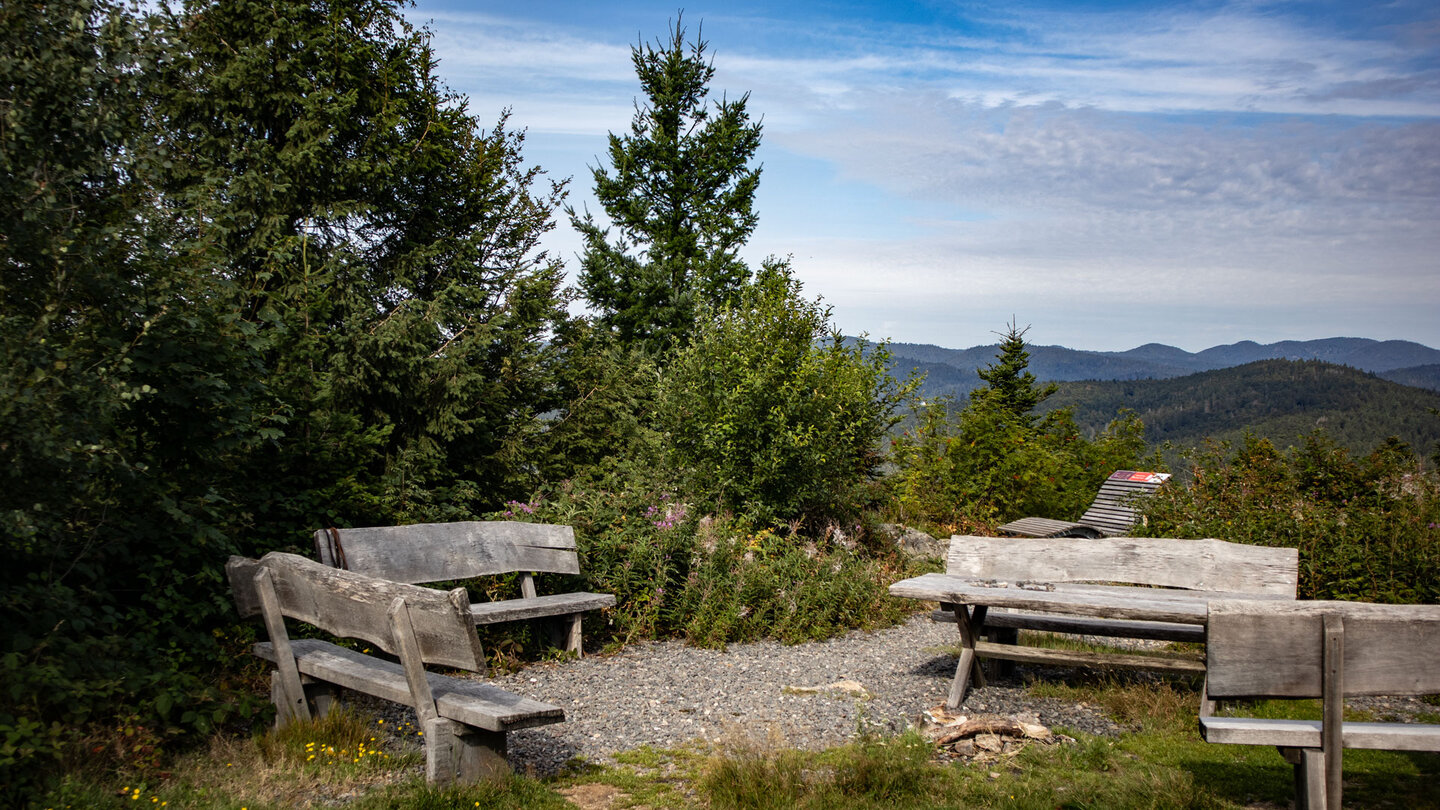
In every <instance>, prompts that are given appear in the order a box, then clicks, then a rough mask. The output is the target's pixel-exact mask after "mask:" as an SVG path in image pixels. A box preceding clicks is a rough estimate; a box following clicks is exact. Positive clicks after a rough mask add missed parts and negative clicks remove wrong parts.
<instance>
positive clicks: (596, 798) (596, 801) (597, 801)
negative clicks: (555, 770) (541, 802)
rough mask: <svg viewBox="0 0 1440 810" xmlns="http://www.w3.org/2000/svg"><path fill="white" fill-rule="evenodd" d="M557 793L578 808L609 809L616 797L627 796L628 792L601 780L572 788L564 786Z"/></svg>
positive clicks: (587, 809) (583, 809) (622, 797)
mask: <svg viewBox="0 0 1440 810" xmlns="http://www.w3.org/2000/svg"><path fill="white" fill-rule="evenodd" d="M559 793H560V795H561V796H564V797H565V798H567V799H569V800H570V803H571V804H573V805H575V806H576V807H578V808H580V810H610V808H611V807H614V806H615V802H616V800H617V799H624V798H629V794H627V793H626V792H625V791H623V790H621V789H620V788H617V787H615V786H614V785H607V784H605V783H603V782H596V783H593V784H589V785H576V786H575V787H572V788H565V789H564V790H562V791H559Z"/></svg>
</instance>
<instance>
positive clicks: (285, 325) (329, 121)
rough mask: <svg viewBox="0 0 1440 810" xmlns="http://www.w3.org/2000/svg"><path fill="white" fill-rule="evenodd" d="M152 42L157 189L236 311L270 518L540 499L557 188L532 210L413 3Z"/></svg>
mask: <svg viewBox="0 0 1440 810" xmlns="http://www.w3.org/2000/svg"><path fill="white" fill-rule="evenodd" d="M160 30H161V37H162V38H161V39H160V40H159V43H160V47H162V48H163V52H162V53H161V54H160V55H159V56H157V58H156V62H157V65H158V66H159V82H160V85H161V86H162V87H163V88H167V90H166V91H165V92H163V93H161V94H159V96H160V97H159V99H158V104H157V109H158V111H159V114H158V117H159V120H158V122H157V124H158V126H160V127H161V129H162V132H163V133H165V135H164V139H163V141H162V149H163V151H164V155H165V157H166V161H165V165H166V167H167V170H166V172H165V176H164V187H165V189H166V190H167V192H168V194H169V196H170V199H171V200H172V201H173V207H174V210H175V213H176V214H177V215H178V216H180V217H181V218H182V221H183V222H184V224H185V227H186V235H187V236H188V237H189V239H190V240H191V244H192V245H193V248H192V249H193V250H194V251H195V252H196V254H197V255H198V256H199V257H201V260H203V261H206V262H211V263H213V264H214V265H215V266H217V267H220V268H224V269H223V272H224V273H226V274H227V275H229V276H231V277H233V278H234V279H235V280H236V284H237V286H238V287H239V288H240V293H241V297H240V298H239V300H238V301H237V302H236V306H237V307H238V314H239V316H240V317H241V318H243V319H244V321H245V322H246V323H247V324H248V325H250V326H251V327H252V328H254V329H255V330H256V332H257V334H258V335H260V336H261V338H262V340H263V341H264V344H263V350H264V355H263V356H264V358H265V362H266V366H267V368H268V369H270V373H269V376H268V380H267V382H268V383H269V388H270V392H271V394H272V396H273V397H274V403H273V406H272V407H273V409H274V411H273V413H274V414H275V421H276V432H277V433H278V434H282V435H283V436H284V437H285V442H284V444H283V446H282V445H278V444H277V445H275V446H274V448H273V452H271V453H269V454H261V455H258V456H256V457H255V458H254V461H255V463H256V464H257V465H258V467H259V468H260V469H264V470H265V471H266V472H265V475H264V476H263V477H264V479H265V480H267V481H268V482H270V483H271V484H272V486H269V487H265V488H264V489H263V490H261V491H258V492H256V493H255V495H256V496H257V497H255V498H253V499H252V500H251V504H252V505H253V510H254V514H257V515H264V516H265V519H266V520H267V521H271V525H272V526H275V527H277V530H278V527H280V526H285V527H288V530H290V531H293V530H294V527H295V526H297V525H300V526H303V525H307V524H309V523H312V522H313V521H314V520H315V519H316V514H317V512H318V513H328V515H331V516H333V517H330V518H328V519H330V520H344V521H364V522H383V521H387V520H388V521H394V520H397V519H398V520H422V519H434V520H438V519H447V518H454V517H457V516H461V515H466V514H473V513H474V512H475V511H477V510H479V509H485V508H493V506H494V505H496V504H497V503H499V502H500V501H501V500H503V499H504V497H505V496H515V495H519V494H520V493H523V492H526V491H528V490H529V489H530V488H531V487H533V486H534V484H535V483H536V482H535V481H534V480H531V479H528V478H526V477H525V476H524V475H522V474H521V473H520V471H521V470H523V469H526V468H527V465H528V461H529V460H528V459H527V458H525V447H526V446H527V445H528V443H529V440H530V439H531V438H532V437H533V435H534V433H535V432H536V431H538V429H539V423H538V420H537V419H536V416H537V414H539V413H542V412H544V411H547V410H549V409H550V408H552V407H553V406H554V405H555V404H556V400H555V399H554V391H553V374H552V373H551V371H550V365H551V361H552V357H551V354H552V353H551V351H550V350H549V349H547V347H546V344H545V342H544V340H543V338H544V337H545V336H547V335H548V333H549V331H550V330H551V329H552V328H553V327H554V325H555V324H557V323H558V322H560V321H561V320H563V318H564V313H563V303H564V302H563V300H562V299H561V297H560V295H559V284H560V281H561V268H560V265H559V264H558V263H557V262H553V261H551V260H549V259H548V258H547V257H546V256H545V254H543V253H537V252H536V248H537V244H538V241H539V239H540V237H541V236H542V235H543V234H544V233H545V232H546V231H547V230H549V229H550V228H551V227H552V226H553V219H552V213H553V211H554V208H555V206H556V205H558V203H559V201H560V199H561V197H562V194H563V184H561V185H551V186H550V188H549V189H548V190H544V191H541V192H538V193H537V192H536V191H534V189H535V187H536V186H537V185H538V184H539V183H540V174H539V170H538V169H534V168H526V167H525V166H523V165H522V163H521V158H520V150H521V146H522V143H523V136H522V135H520V134H516V133H512V132H509V131H507V130H506V120H505V117H504V116H503V115H502V116H501V118H500V121H499V123H498V124H497V125H496V126H495V127H494V128H493V129H491V130H489V131H486V130H483V129H481V127H480V126H479V124H478V122H477V121H476V120H475V119H474V118H473V117H471V116H470V115H469V114H468V113H467V112H466V109H465V103H464V99H463V98H461V97H459V96H457V95H456V94H454V93H452V92H450V91H447V90H446V89H444V88H443V87H442V86H441V85H440V84H439V82H438V80H437V78H436V76H435V73H434V68H435V58H434V55H433V53H432V51H431V48H430V44H429V40H428V34H426V33H425V32H423V31H416V30H414V29H413V28H411V27H410V26H409V25H408V23H406V22H405V20H404V18H403V17H402V16H401V14H400V8H399V4H398V3H394V2H381V1H380V0H356V2H343V3H334V4H327V5H320V6H317V5H315V4H313V3H305V2H289V3H282V4H280V5H279V6H275V5H273V4H249V3H210V2H204V0H192V2H190V3H187V5H186V7H185V14H184V15H183V16H182V17H181V18H179V19H177V20H170V21H166V22H165V23H164V24H162V25H161V26H160ZM171 43H175V44H173V45H172V44H171ZM339 471H344V472H343V473H341V474H340V475H339V476H337V472H339ZM247 472H249V473H251V474H255V473H257V472H258V469H252V470H248V471H247ZM256 477H261V476H258V475H257V476H256ZM337 478H338V480H337ZM292 493H304V494H303V495H300V496H299V497H297V496H296V495H294V494H292Z"/></svg>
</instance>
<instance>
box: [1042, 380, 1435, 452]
mask: <svg viewBox="0 0 1440 810" xmlns="http://www.w3.org/2000/svg"><path fill="white" fill-rule="evenodd" d="M1050 406H1055V407H1059V406H1065V407H1069V408H1071V409H1072V410H1073V412H1074V414H1075V420H1076V422H1077V423H1078V424H1079V425H1080V426H1081V429H1082V430H1085V431H1091V430H1098V429H1099V428H1100V427H1101V426H1103V425H1104V424H1105V422H1106V421H1107V420H1109V419H1110V418H1111V417H1112V415H1113V414H1114V413H1115V411H1116V410H1117V409H1120V408H1128V409H1130V410H1133V411H1135V412H1136V414H1137V415H1138V416H1139V417H1140V418H1141V419H1142V420H1144V422H1145V432H1146V435H1147V436H1148V437H1149V440H1150V441H1151V442H1152V443H1153V444H1155V445H1161V444H1164V443H1167V442H1168V443H1171V444H1173V445H1176V446H1178V447H1198V446H1200V445H1201V444H1202V443H1203V442H1204V440H1205V439H1207V438H1209V439H1214V440H1216V441H1229V442H1231V443H1232V444H1238V443H1239V442H1242V441H1243V440H1244V436H1245V434H1246V433H1247V432H1248V433H1250V434H1252V435H1254V436H1257V437H1261V438H1266V439H1269V440H1270V441H1271V442H1274V443H1275V445H1276V446H1277V447H1279V448H1282V449H1283V448H1287V447H1289V446H1291V445H1296V444H1298V443H1299V442H1300V441H1301V438H1302V437H1303V436H1305V435H1306V434H1308V433H1309V432H1311V431H1312V430H1314V429H1315V428H1316V427H1323V428H1324V429H1325V432H1326V433H1327V434H1328V435H1329V436H1330V437H1331V438H1332V439H1334V440H1335V441H1336V442H1338V443H1339V444H1341V445H1342V446H1344V447H1346V448H1347V449H1349V450H1350V451H1351V452H1352V453H1366V452H1369V450H1370V449H1371V448H1373V447H1374V446H1375V445H1376V444H1377V443H1379V442H1381V441H1384V440H1385V438H1386V437H1387V436H1392V435H1393V436H1399V437H1400V438H1401V439H1402V440H1404V441H1405V442H1407V443H1408V444H1410V445H1411V446H1412V447H1415V448H1417V449H1420V450H1424V451H1426V452H1430V451H1431V450H1432V449H1433V448H1435V447H1436V446H1437V442H1440V419H1437V418H1436V417H1435V409H1436V408H1440V393H1436V392H1434V391H1424V390H1420V389H1417V388H1409V387H1406V386H1403V385H1396V384H1395V383H1391V382H1388V381H1386V380H1382V379H1378V378H1377V377H1376V376H1375V375H1372V374H1366V373H1365V372H1363V371H1358V370H1356V369H1353V368H1348V367H1345V366H1337V365H1332V364H1330V363H1322V362H1319V361H1315V360H1302V361H1291V360H1265V361H1261V362H1256V363H1250V364H1248V365H1243V366H1237V367H1235V368H1225V369H1219V370H1216V371H1207V372H1203V373H1200V374H1191V375H1189V376H1186V377H1177V378H1174V379H1168V380H1116V381H1093V380H1091V381H1086V382H1065V383H1060V389H1059V391H1058V392H1057V393H1056V395H1055V396H1054V397H1052V398H1051V399H1050V401H1049V402H1048V403H1047V404H1046V406H1045V407H1050ZM1042 409H1043V408H1042Z"/></svg>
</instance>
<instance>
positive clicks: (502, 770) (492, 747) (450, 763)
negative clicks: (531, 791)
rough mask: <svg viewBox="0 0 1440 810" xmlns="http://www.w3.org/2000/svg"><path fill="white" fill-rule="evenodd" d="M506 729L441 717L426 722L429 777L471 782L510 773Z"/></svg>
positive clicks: (446, 782)
mask: <svg viewBox="0 0 1440 810" xmlns="http://www.w3.org/2000/svg"><path fill="white" fill-rule="evenodd" d="M510 772H511V771H510V761H509V760H507V759H506V758H505V732H503V731H486V730H484V729H478V728H472V727H470V726H466V725H462V724H460V723H456V722H455V721H453V720H446V719H445V718H443V717H441V718H437V719H435V720H431V721H430V722H428V723H426V724H425V781H427V782H430V783H431V784H435V785H449V784H452V783H455V782H459V783H462V784H468V783H471V782H479V781H481V780H483V779H495V778H499V777H502V776H507V775H509V774H510Z"/></svg>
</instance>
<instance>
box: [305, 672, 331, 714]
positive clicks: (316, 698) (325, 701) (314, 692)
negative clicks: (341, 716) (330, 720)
mask: <svg viewBox="0 0 1440 810" xmlns="http://www.w3.org/2000/svg"><path fill="white" fill-rule="evenodd" d="M300 682H301V683H302V684H304V688H305V700H306V701H307V702H309V704H310V714H311V716H313V717H315V718H317V719H319V718H321V717H325V716H326V715H328V714H330V712H333V711H335V710H336V709H337V708H339V707H340V690H339V688H338V687H336V686H335V685H334V684H329V683H325V682H324V681H317V680H315V679H314V678H311V677H308V676H305V675H302V676H300Z"/></svg>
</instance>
